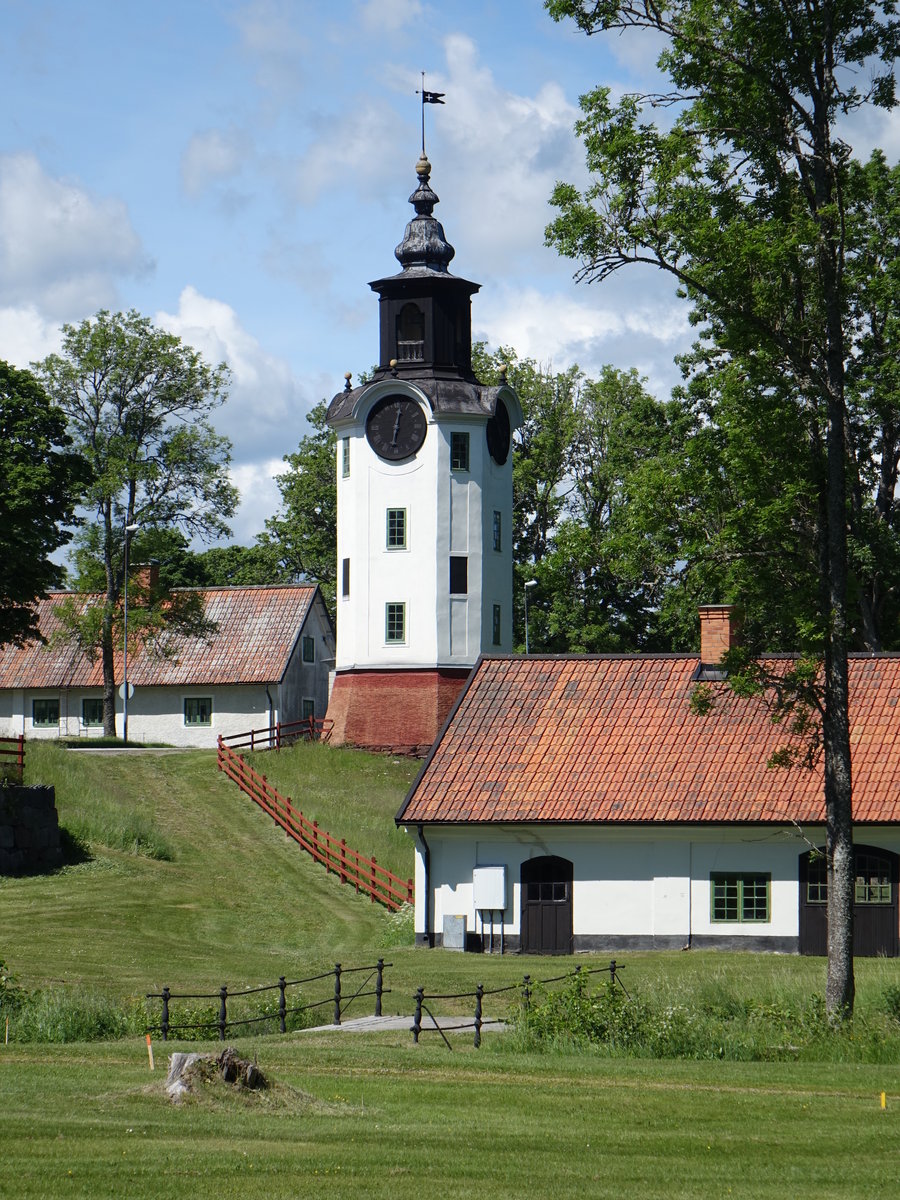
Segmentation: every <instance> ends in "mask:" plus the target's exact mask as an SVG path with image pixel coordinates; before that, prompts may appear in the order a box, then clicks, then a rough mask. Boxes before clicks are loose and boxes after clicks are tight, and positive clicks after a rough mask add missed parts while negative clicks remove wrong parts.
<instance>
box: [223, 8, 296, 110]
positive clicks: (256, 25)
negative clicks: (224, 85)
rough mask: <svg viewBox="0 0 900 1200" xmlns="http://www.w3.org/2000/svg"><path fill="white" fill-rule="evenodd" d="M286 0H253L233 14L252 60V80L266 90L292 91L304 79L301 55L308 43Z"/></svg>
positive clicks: (294, 13)
mask: <svg viewBox="0 0 900 1200" xmlns="http://www.w3.org/2000/svg"><path fill="white" fill-rule="evenodd" d="M298 15H299V14H298V6H297V5H296V4H294V3H290V2H289V0H253V3H251V4H247V5H245V6H244V7H243V8H242V9H240V10H239V11H238V12H237V14H236V15H235V18H234V20H235V24H236V25H237V27H238V29H239V30H240V33H241V38H242V41H243V44H244V48H245V50H246V51H247V53H248V54H249V55H250V57H251V58H252V59H253V61H254V62H255V63H256V82H257V84H258V85H259V87H261V88H263V89H264V90H266V91H268V92H273V93H276V94H285V93H290V92H294V91H296V90H297V89H298V88H299V87H301V86H302V84H303V82H304V73H303V70H302V64H303V58H304V56H305V55H307V54H308V53H309V52H310V49H311V44H310V41H309V39H308V38H307V37H305V36H304V35H303V34H302V33H301V32H300V29H299V27H298Z"/></svg>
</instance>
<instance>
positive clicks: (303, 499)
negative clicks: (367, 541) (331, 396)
mask: <svg viewBox="0 0 900 1200" xmlns="http://www.w3.org/2000/svg"><path fill="white" fill-rule="evenodd" d="M327 411H328V405H327V404H326V402H325V401H324V400H322V401H320V402H319V403H318V404H317V405H316V406H315V408H313V409H312V411H311V412H309V413H308V414H307V418H306V419H307V420H308V421H309V423H310V425H311V426H312V427H313V431H314V432H313V433H310V434H307V435H306V436H305V437H303V438H301V439H300V445H299V446H298V448H297V449H296V450H295V451H294V453H293V454H286V455H285V456H284V461H285V463H286V464H287V467H288V469H287V470H286V471H285V472H284V473H283V474H282V475H278V476H276V483H277V484H278V488H279V490H280V492H281V509H280V511H279V512H278V513H276V514H275V516H273V517H270V518H269V520H268V521H266V534H265V535H263V536H262V537H261V538H260V539H259V542H260V544H261V545H263V546H265V547H267V548H269V549H272V550H274V551H275V553H276V555H277V558H278V561H279V562H281V563H282V564H283V565H284V567H285V569H286V570H287V571H289V572H290V573H291V574H292V575H294V576H297V577H299V578H302V579H308V580H311V581H314V582H317V583H318V584H319V586H320V588H321V590H322V595H323V597H324V598H325V602H326V604H327V605H328V609H329V611H330V612H331V614H332V617H333V616H334V609H335V580H336V578H337V486H336V482H335V447H336V438H335V434H334V431H333V430H332V429H330V428H329V427H328V424H327V422H326V419H325V416H326V413H327Z"/></svg>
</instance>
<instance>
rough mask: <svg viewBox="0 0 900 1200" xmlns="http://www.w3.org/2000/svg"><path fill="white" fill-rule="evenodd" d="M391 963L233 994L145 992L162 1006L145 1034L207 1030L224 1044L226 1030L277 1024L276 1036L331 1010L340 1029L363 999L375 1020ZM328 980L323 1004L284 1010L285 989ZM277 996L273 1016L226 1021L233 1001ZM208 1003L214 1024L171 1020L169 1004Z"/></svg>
mask: <svg viewBox="0 0 900 1200" xmlns="http://www.w3.org/2000/svg"><path fill="white" fill-rule="evenodd" d="M391 966H393V963H386V962H385V961H384V959H383V958H379V960H378V962H377V963H376V964H375V965H374V966H366V967H342V966H341V964H340V963H335V964H334V969H333V970H331V971H325V972H323V973H322V974H320V975H310V976H308V977H307V978H306V979H291V980H288V979H286V978H285V977H284V976H283V975H282V976H281V977H280V979H279V980H278V982H277V983H272V984H265V985H263V986H262V987H254V988H240V989H237V990H235V991H229V990H228V987H227V986H225V985H223V986H222V987H221V988H219V990H218V991H217V992H206V993H199V992H173V991H172V990H171V989H170V988H168V987H164V988H163V990H162V991H161V992H148V993H147V999H148V1000H159V1001H160V1002H161V1004H162V1017H161V1019H160V1022H159V1024H158V1025H151V1026H150V1027H149V1028H148V1030H147V1032H148V1033H161V1034H162V1039H163V1041H167V1040H168V1037H169V1034H173V1035H177V1034H178V1033H179V1032H181V1033H185V1032H195V1031H196V1030H200V1029H208V1030H210V1031H212V1030H217V1031H218V1037H219V1040H220V1041H223V1042H224V1040H225V1035H226V1033H227V1031H228V1030H229V1029H233V1028H234V1027H235V1026H239V1025H240V1026H244V1025H259V1024H261V1023H262V1022H265V1021H268V1022H277V1023H278V1031H279V1032H280V1033H285V1032H287V1025H288V1018H289V1017H292V1016H295V1015H299V1014H301V1013H307V1012H311V1011H312V1010H313V1009H317V1008H323V1007H327V1006H329V1005H330V1006H331V1007H332V1023H333V1024H334V1025H340V1023H341V1018H342V1016H343V1014H344V1013H345V1012H346V1011H347V1009H348V1008H349V1007H350V1005H351V1004H352V1003H354V1001H357V1000H362V999H366V998H371V997H374V998H375V1013H374V1015H375V1016H376V1017H380V1016H381V998H382V996H383V995H384V994H385V992H387V993H390V990H391V989H390V988H385V986H384V970H385V967H391ZM363 974H364V975H365V978H364V979H363V980H362V982H361V983H360V985H359V987H358V988H357V989H356V990H355V991H348V990H347V988H346V985H345V983H344V978H345V976H347V975H363ZM325 979H330V980H333V981H334V987H333V990H332V991H331V992H330V993H329V995H328V996H326V997H325V999H323V1000H314V1001H311V1002H309V1003H306V1004H297V1005H295V1006H293V1007H290V1008H289V1007H288V989H290V988H299V987H303V986H308V985H310V984H315V983H319V982H321V981H322V980H325ZM373 979H374V986H373V987H371V989H370V990H368V991H366V990H365V989H366V987H367V986H368V985H369V984H371V983H372V981H373ZM276 991H277V993H278V1008H277V1011H275V1012H270V1013H263V1014H262V1015H260V1016H243V1015H242V1016H238V1017H235V1018H233V1019H232V1020H229V1018H228V1002H229V1001H230V1000H236V999H238V998H240V997H244V996H259V995H262V994H264V993H266V992H276ZM198 1000H199V1001H212V1002H213V1003H215V1002H218V1016H217V1017H216V1018H215V1019H214V1020H200V1021H194V1020H183V1021H179V1020H176V1019H173V1017H172V1007H171V1006H172V1002H173V1001H175V1002H176V1009H177V1007H178V1004H179V1003H180V1002H182V1001H198Z"/></svg>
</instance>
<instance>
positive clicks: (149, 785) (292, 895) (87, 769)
mask: <svg viewBox="0 0 900 1200" xmlns="http://www.w3.org/2000/svg"><path fill="white" fill-rule="evenodd" d="M312 749H313V751H318V753H313V754H309V755H307V756H306V762H307V764H308V766H307V772H306V777H307V778H308V779H314V778H316V776H317V771H321V769H322V764H323V763H325V767H324V770H325V774H326V777H328V778H331V776H330V774H329V773H330V772H332V771H333V770H334V767H333V764H332V763H331V762H328V761H327V760H328V754H327V751H325V748H319V747H313V748H312ZM323 752H324V753H323ZM276 757H278V756H276V755H271V758H272V759H275V758H276ZM332 757H335V758H337V759H339V762H340V771H339V775H340V780H339V782H337V783H335V782H334V781H332V783H330V784H329V785H328V786H334V787H335V790H336V791H337V792H338V793H339V795H340V797H341V804H342V805H343V806H344V809H345V812H344V814H343V822H342V824H343V828H342V829H341V835H342V836H346V837H347V840H348V842H349V843H350V844H351V845H358V848H359V849H361V850H366V849H368V847H366V846H365V845H364V844H361V843H364V842H365V838H366V835H367V832H368V831H367V829H365V828H361V829H360V830H359V834H358V836H356V835H355V832H354V830H355V824H354V819H353V817H352V815H350V811H349V810H350V808H351V805H362V806H363V808H364V807H365V806H364V800H365V798H366V797H372V796H375V802H376V803H378V804H380V805H381V806H382V807H383V808H384V809H385V811H390V812H391V816H392V815H393V811H396V807H397V806H399V803H400V801H401V799H402V796H403V794H404V792H405V790H406V787H407V785H408V783H407V781H408V776H409V774H410V772H411V771H412V770H414V764H409V763H404V764H402V768H403V769H402V770H399V771H398V772H397V774H396V776H395V777H393V778H390V781H389V782H390V786H388V781H387V780H385V779H383V780H382V781H381V787H380V788H379V787H376V783H377V782H378V780H377V775H378V773H379V768H380V767H381V765H382V764H381V761H380V760H375V762H374V764H373V762H372V761H369V760H370V759H371V758H372V756H370V755H363V756H358V757H355V756H353V755H349V754H347V753H345V752H342V753H340V755H335V752H332ZM26 770H27V781H28V782H31V783H50V784H53V785H54V786H55V787H56V794H57V808H58V810H59V814H60V823H61V825H62V826H63V828H64V829H66V830H67V831H69V833H71V834H72V835H73V836H74V837H75V838H76V839H78V840H79V841H80V842H81V843H82V844H83V845H86V848H87V852H88V857H87V861H82V862H77V863H74V864H73V865H69V866H67V867H65V868H64V869H63V870H61V871H58V872H56V873H53V874H48V875H35V876H28V877H24V878H18V879H9V878H7V879H0V957H2V958H5V959H6V961H7V963H8V964H9V966H10V968H11V969H12V970H13V972H14V973H15V974H16V975H17V976H18V978H19V980H20V981H21V982H22V983H23V984H24V985H25V986H27V987H36V986H42V985H45V984H50V983H66V984H89V985H96V986H99V987H102V988H104V989H106V990H109V991H111V992H115V993H116V994H119V995H128V994H137V993H140V992H143V991H152V990H157V989H158V988H160V987H162V986H163V985H165V984H167V985H169V986H171V987H173V988H175V989H181V990H184V989H185V988H187V989H188V990H197V989H199V990H205V989H208V988H213V987H215V988H218V987H219V986H220V985H221V984H222V983H227V984H228V985H229V986H230V987H236V986H239V985H240V984H242V983H257V982H274V981H275V980H276V979H277V978H278V976H279V975H281V974H287V975H288V977H291V975H292V974H294V973H295V972H296V974H295V975H294V977H297V976H298V975H301V974H307V973H309V971H308V967H309V964H310V963H318V962H324V963H326V964H328V963H332V962H334V961H335V959H336V958H337V959H341V958H342V957H344V956H351V957H355V958H357V959H358V958H359V956H360V955H362V954H363V953H365V954H366V955H368V954H370V953H371V951H372V950H373V949H374V948H377V947H378V946H380V945H382V944H383V943H384V941H385V932H386V930H387V929H388V928H389V926H388V922H389V920H390V918H389V916H388V914H387V913H386V912H385V911H384V910H383V909H382V908H381V907H380V906H378V905H374V904H372V903H370V902H369V901H368V900H367V899H365V898H363V897H360V896H357V895H356V893H355V891H353V890H352V889H351V888H349V887H345V886H341V884H340V883H339V882H338V881H337V880H336V879H335V878H334V876H329V875H327V874H326V872H325V871H324V870H323V869H322V868H321V867H320V866H317V865H316V864H315V863H313V861H312V860H311V859H310V858H309V857H308V855H306V854H304V853H303V851H302V850H300V848H299V847H298V846H297V845H296V843H294V842H293V841H291V840H290V839H288V838H287V837H286V836H285V834H284V833H283V832H281V831H280V830H279V829H278V827H277V826H276V825H275V824H274V822H273V821H272V820H271V819H270V818H269V817H267V816H266V814H265V813H263V812H262V810H261V809H259V808H258V807H257V806H256V805H254V804H253V803H252V802H251V801H250V800H249V799H248V798H247V797H246V796H244V795H243V794H242V793H241V792H240V791H239V789H238V788H237V786H236V785H235V784H233V783H231V782H230V781H229V780H227V779H226V778H225V777H224V776H223V775H222V774H221V773H220V772H219V771H217V769H216V762H215V755H214V753H212V752H207V751H196V752H184V753H177V754H168V755H155V754H143V753H131V754H128V755H127V756H126V755H118V756H106V755H103V756H100V755H92V754H85V753H83V752H79V751H67V750H64V749H63V748H61V747H58V746H55V745H40V744H38V743H32V744H31V745H29V748H28V763H27V769H26ZM382 773H383V772H382ZM315 786H316V787H317V788H318V789H319V790H322V788H323V787H324V786H325V785H323V784H322V783H321V782H320V783H318V784H316V785H315ZM323 811H324V810H323ZM372 820H374V818H372ZM322 824H323V825H324V824H326V820H325V819H323V821H322ZM385 824H386V825H387V822H385ZM392 824H393V823H392V822H391V823H390V824H389V825H387V840H386V844H392V845H393V848H394V852H393V855H392V860H393V861H392V865H393V866H394V868H395V869H398V868H399V869H401V870H402V871H403V873H404V874H409V873H411V868H412V847H411V846H404V845H403V844H402V842H400V841H399V838H400V835H398V834H396V833H395V832H394V831H393V828H392ZM377 849H381V844H380V843H379V846H378V847H377ZM371 852H372V851H371V849H369V853H371ZM384 857H385V858H388V857H389V856H388V854H387V853H385V854H384Z"/></svg>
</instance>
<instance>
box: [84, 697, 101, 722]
mask: <svg viewBox="0 0 900 1200" xmlns="http://www.w3.org/2000/svg"><path fill="white" fill-rule="evenodd" d="M81 723H82V725H102V724H103V698H102V697H97V696H93V697H91V698H90V699H85V700H82V702H81Z"/></svg>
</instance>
